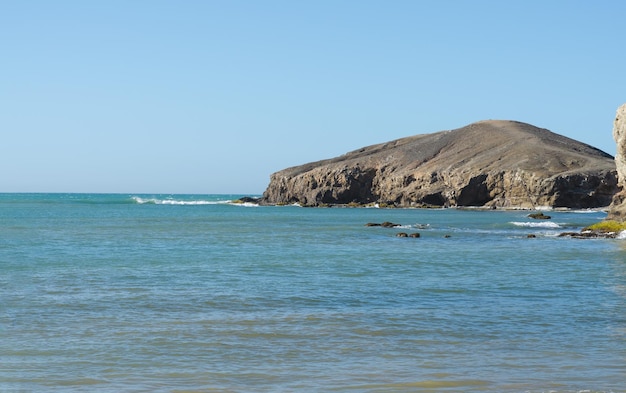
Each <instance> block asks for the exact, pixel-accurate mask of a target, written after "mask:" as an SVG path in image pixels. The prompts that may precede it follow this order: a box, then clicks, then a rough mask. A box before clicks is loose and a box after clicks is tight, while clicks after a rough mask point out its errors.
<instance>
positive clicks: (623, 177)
mask: <svg viewBox="0 0 626 393" xmlns="http://www.w3.org/2000/svg"><path fill="white" fill-rule="evenodd" d="M613 139H615V143H617V154H616V155H615V165H616V167H617V178H618V186H619V188H620V191H619V192H617V193H616V194H615V196H614V197H613V202H612V203H611V206H610V208H609V214H608V217H607V219H611V220H616V221H626V104H624V105H622V106H621V107H619V108H618V109H617V114H616V115H615V123H614V124H613Z"/></svg>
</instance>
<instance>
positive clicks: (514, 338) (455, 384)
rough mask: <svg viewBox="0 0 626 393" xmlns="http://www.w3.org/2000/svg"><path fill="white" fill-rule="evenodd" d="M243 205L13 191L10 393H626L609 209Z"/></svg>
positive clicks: (1, 296)
mask: <svg viewBox="0 0 626 393" xmlns="http://www.w3.org/2000/svg"><path fill="white" fill-rule="evenodd" d="M234 198H235V197H234V196H199V195H186V196H185V195H174V196H160V195H77V194H3V195H0V225H1V231H2V236H1V239H0V266H1V267H2V272H3V274H2V275H1V276H0V304H1V305H0V310H1V313H0V318H1V319H0V327H1V328H0V391H8V392H11V391H33V392H42V391H43V392H45V391H55V392H58V391H64V392H66V391H67V392H73V391H76V392H78V391H98V392H119V391H125V392H182V391H187V392H207V391H220V392H249V391H256V392H292V391H307V392H328V391H349V392H357V391H363V392H403V391H406V392H431V391H464V392H468V391H484V392H503V391H510V392H525V391H529V392H547V391H555V392H578V391H584V390H589V391H613V392H624V391H626V387H625V386H624V384H625V381H626V246H625V245H624V241H623V240H606V239H594V240H580V239H570V238H559V237H557V234H558V233H560V232H563V231H571V230H579V229H580V228H582V227H583V226H585V225H588V224H590V223H593V222H596V221H598V220H601V219H602V218H603V217H604V213H602V212H549V213H548V214H550V215H551V216H552V217H553V218H552V220H550V221H549V222H539V221H535V220H531V219H529V218H528V217H527V214H528V212H524V211H512V212H511V211H509V212H500V211H471V210H455V209H446V210H414V209H365V208H350V209H343V208H329V209H309V208H298V207H293V206H285V207H255V206H251V205H245V206H242V205H233V204H228V203H225V201H228V200H230V199H234ZM383 221H392V222H395V223H399V224H402V227H401V228H394V229H389V228H381V227H366V226H365V224H366V223H368V222H383ZM401 231H402V232H407V233H411V232H419V233H420V234H421V237H420V238H418V239H413V238H398V237H396V236H395V235H396V233H397V232H401ZM531 233H532V234H535V235H536V236H537V237H536V238H533V239H530V238H527V235H528V234H531ZM445 236H449V237H445Z"/></svg>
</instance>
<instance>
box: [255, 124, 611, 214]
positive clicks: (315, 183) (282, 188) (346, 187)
mask: <svg viewBox="0 0 626 393" xmlns="http://www.w3.org/2000/svg"><path fill="white" fill-rule="evenodd" d="M616 191H617V175H616V170H615V162H614V160H613V157H612V156H610V155H609V154H607V153H605V152H603V151H601V150H598V149H596V148H594V147H591V146H589V145H586V144H583V143H581V142H578V141H575V140H573V139H570V138H566V137H564V136H561V135H558V134H555V133H553V132H550V131H548V130H546V129H541V128H537V127H534V126H532V125H530V124H525V123H520V122H515V121H499V120H489V121H481V122H478V123H474V124H470V125H468V126H465V127H462V128H459V129H456V130H452V131H441V132H436V133H433V134H425V135H415V136H411V137H407V138H402V139H398V140H394V141H391V142H387V143H382V144H378V145H373V146H368V147H364V148H361V149H358V150H355V151H352V152H350V153H347V154H344V155H342V156H340V157H337V158H333V159H328V160H323V161H318V162H313V163H308V164H305V165H300V166H296V167H292V168H287V169H284V170H282V171H279V172H276V173H274V174H272V175H271V179H270V184H269V185H268V187H267V189H266V191H265V192H264V194H263V198H262V202H263V203H266V204H284V203H301V204H303V205H307V206H320V205H325V204H349V203H359V204H368V203H379V204H381V205H385V206H398V207H431V206H437V207H447V206H481V207H490V208H496V207H503V208H528V209H534V208H536V207H540V206H541V207H543V206H547V207H567V208H595V207H606V206H608V205H609V204H610V203H611V199H612V197H613V195H614V194H615V192H616Z"/></svg>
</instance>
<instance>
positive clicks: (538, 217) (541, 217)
mask: <svg viewBox="0 0 626 393" xmlns="http://www.w3.org/2000/svg"><path fill="white" fill-rule="evenodd" d="M528 217H530V218H534V219H535V220H549V219H551V218H552V217H550V216H546V215H545V214H543V213H541V212H539V213H532V214H529V215H528Z"/></svg>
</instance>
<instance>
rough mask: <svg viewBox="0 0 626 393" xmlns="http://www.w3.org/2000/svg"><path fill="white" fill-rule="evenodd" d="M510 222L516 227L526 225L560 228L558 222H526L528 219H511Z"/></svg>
mask: <svg viewBox="0 0 626 393" xmlns="http://www.w3.org/2000/svg"><path fill="white" fill-rule="evenodd" d="M511 224H513V225H515V226H518V227H527V228H561V226H560V225H559V224H557V223H556V222H550V221H546V222H528V221H513V222H511Z"/></svg>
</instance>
